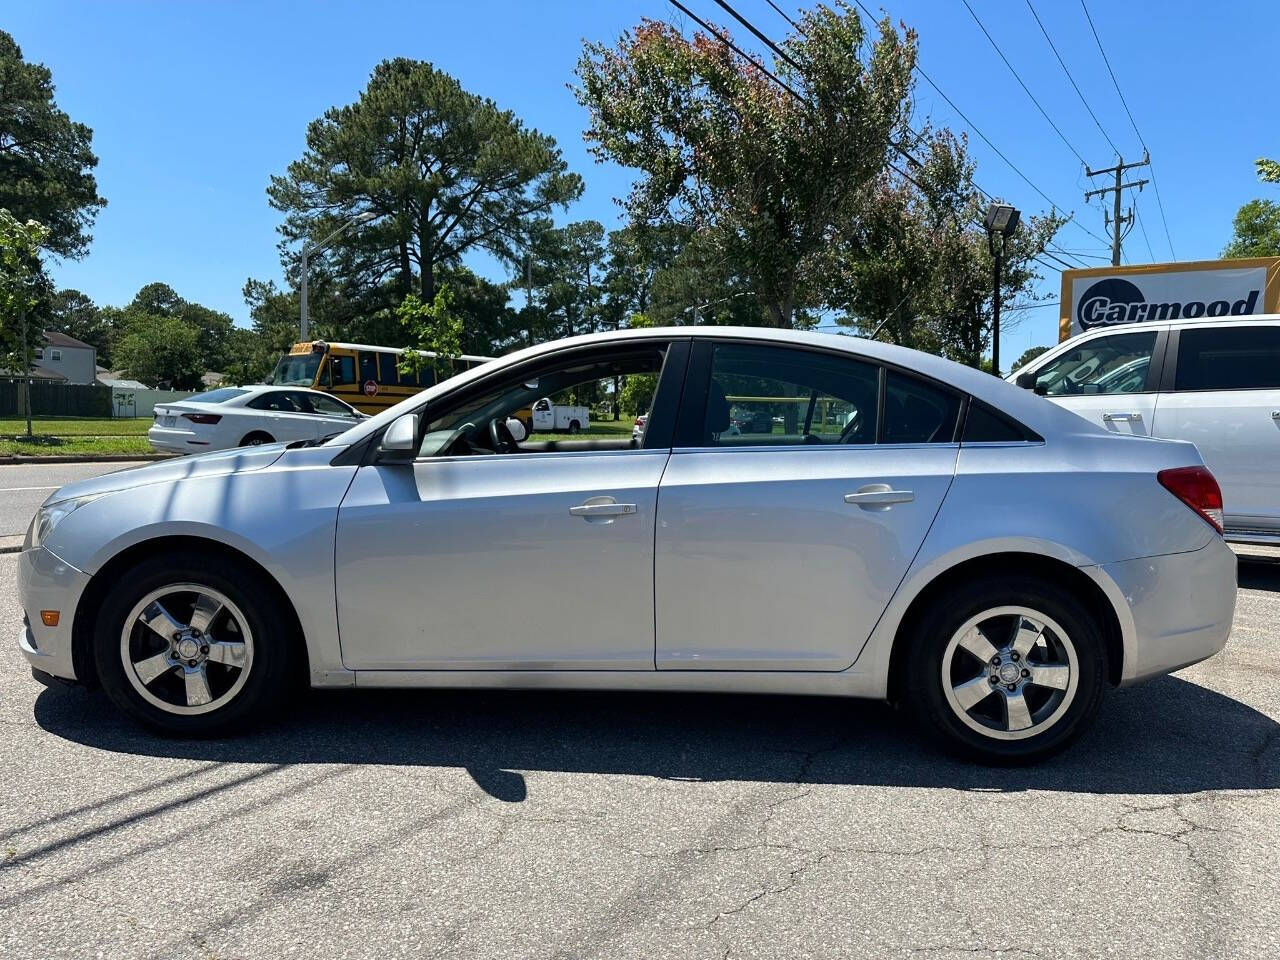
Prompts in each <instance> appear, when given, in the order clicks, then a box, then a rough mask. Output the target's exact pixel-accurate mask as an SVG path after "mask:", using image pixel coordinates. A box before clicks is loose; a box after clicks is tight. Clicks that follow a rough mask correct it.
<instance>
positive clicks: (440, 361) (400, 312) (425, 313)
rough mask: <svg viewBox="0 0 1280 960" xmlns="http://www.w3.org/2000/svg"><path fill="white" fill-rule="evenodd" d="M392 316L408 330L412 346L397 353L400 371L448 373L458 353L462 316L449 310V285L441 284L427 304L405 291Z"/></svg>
mask: <svg viewBox="0 0 1280 960" xmlns="http://www.w3.org/2000/svg"><path fill="white" fill-rule="evenodd" d="M396 315H397V316H398V317H399V318H400V322H401V323H402V324H404V326H405V329H406V330H407V331H408V333H409V345H410V346H411V347H412V348H413V349H412V350H406V351H405V352H404V353H403V354H402V355H401V357H400V372H401V373H410V374H416V373H418V372H419V371H420V370H427V369H429V370H433V371H434V372H435V374H436V377H437V378H440V377H447V376H450V375H451V374H452V372H453V363H454V361H455V360H457V359H458V357H460V356H461V355H462V318H461V317H459V316H458V315H457V313H455V312H454V310H453V291H452V290H450V289H449V285H448V284H447V283H442V284H441V285H440V288H439V289H438V290H436V295H435V298H434V299H433V300H432V301H431V302H430V303H423V302H422V300H421V299H419V298H418V295H417V294H415V293H411V294H409V295H408V296H407V297H405V298H404V300H403V302H402V303H401V304H400V306H399V307H398V308H397V309H396ZM418 351H428V352H430V353H433V354H435V356H425V355H424V354H422V353H419V352H418Z"/></svg>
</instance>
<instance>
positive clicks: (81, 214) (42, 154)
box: [0, 30, 107, 258]
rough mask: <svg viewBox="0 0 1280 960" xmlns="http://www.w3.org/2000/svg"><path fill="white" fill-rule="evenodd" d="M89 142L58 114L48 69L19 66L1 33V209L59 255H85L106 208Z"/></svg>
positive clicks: (86, 132) (81, 129)
mask: <svg viewBox="0 0 1280 960" xmlns="http://www.w3.org/2000/svg"><path fill="white" fill-rule="evenodd" d="M92 142H93V131H92V130H90V129H89V128H88V127H86V126H85V125H84V124H82V123H74V122H72V120H71V118H70V117H69V116H67V115H66V114H65V113H64V112H63V111H62V110H60V109H58V105H57V104H56V103H55V102H54V99H53V75H52V74H51V73H50V72H49V69H48V68H47V67H45V66H44V65H43V64H39V63H27V62H26V61H24V60H23V59H22V50H21V49H19V47H18V45H17V44H16V43H15V42H14V40H13V37H12V36H10V35H9V34H7V33H5V32H4V31H3V30H0V207H2V208H6V209H8V210H9V211H10V212H11V213H12V214H13V215H14V217H16V218H17V219H18V220H20V221H28V220H34V221H36V222H38V223H42V224H44V225H45V228H46V229H47V231H48V236H47V238H46V239H45V240H44V241H43V246H44V248H45V249H47V250H49V251H51V252H53V253H55V254H57V255H59V256H62V257H71V258H79V257H82V256H83V255H84V254H85V252H86V250H87V249H88V246H89V241H90V240H91V239H92V238H91V237H90V236H89V229H90V227H92V226H93V221H94V218H95V217H96V216H97V214H98V211H99V210H101V209H102V208H103V207H105V206H106V205H107V201H105V200H103V199H102V197H100V196H98V184H97V181H96V180H94V177H93V173H92V171H93V168H94V167H96V166H97V165H98V158H97V157H96V156H94V154H93V150H92V149H91V144H92Z"/></svg>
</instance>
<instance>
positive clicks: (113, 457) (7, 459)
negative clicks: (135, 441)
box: [0, 453, 178, 466]
mask: <svg viewBox="0 0 1280 960" xmlns="http://www.w3.org/2000/svg"><path fill="white" fill-rule="evenodd" d="M176 456H178V455H177V454H176V453H133V454H125V453H85V454H71V453H68V454H62V455H58V454H52V455H50V456H47V457H40V456H19V455H10V456H3V457H0V466H12V465H14V464H19V463H142V462H150V461H153V460H171V459H173V458H174V457H176Z"/></svg>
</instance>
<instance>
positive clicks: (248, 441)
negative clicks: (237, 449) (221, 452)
mask: <svg viewBox="0 0 1280 960" xmlns="http://www.w3.org/2000/svg"><path fill="white" fill-rule="evenodd" d="M275 442H276V438H275V437H273V436H271V434H269V433H267V432H266V431H265V430H254V431H253V432H252V433H246V434H245V435H244V436H243V437H241V438H240V446H242V447H260V446H262V445H263V444H264V443H275Z"/></svg>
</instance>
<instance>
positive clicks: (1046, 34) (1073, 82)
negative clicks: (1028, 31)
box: [1027, 0, 1120, 156]
mask: <svg viewBox="0 0 1280 960" xmlns="http://www.w3.org/2000/svg"><path fill="white" fill-rule="evenodd" d="M1027 9H1028V10H1030V11H1031V16H1033V17H1035V20H1036V26H1038V27H1039V28H1040V32H1041V33H1043V34H1044V38H1045V40H1047V41H1048V42H1049V49H1050V50H1052V51H1053V55H1054V56H1055V57H1057V58H1058V64H1059V65H1060V66H1061V67H1062V72H1063V73H1065V74H1066V75H1067V79H1068V80H1070V81H1071V88H1072V89H1073V90H1075V92H1076V96H1077V97H1079V98H1080V102H1081V103H1083V104H1084V108H1085V109H1086V110H1088V111H1089V116H1091V117H1093V122H1094V123H1096V124H1097V125H1098V130H1099V131H1100V132H1101V133H1102V136H1103V138H1104V139H1105V140H1106V141H1107V143H1109V144H1111V149H1112V150H1114V151H1115V152H1116V156H1119V155H1120V148H1119V147H1117V146H1116V142H1115V141H1114V140H1112V139H1111V135H1110V134H1109V133H1107V131H1106V129H1105V128H1104V127H1103V126H1102V121H1101V120H1099V119H1098V115H1097V114H1096V113H1094V112H1093V107H1091V106H1089V101H1088V100H1086V99H1085V98H1084V94H1083V93H1081V92H1080V87H1079V86H1078V85H1077V84H1076V78H1075V77H1073V76H1071V71H1070V70H1068V69H1067V63H1066V61H1065V60H1063V59H1062V54H1060V53H1059V52H1058V48H1057V47H1056V46H1055V45H1054V42H1053V37H1051V36H1049V31H1048V30H1046V29H1045V28H1044V24H1043V23H1041V22H1040V14H1038V13H1036V8H1035V7H1033V6H1032V5H1031V0H1027Z"/></svg>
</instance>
